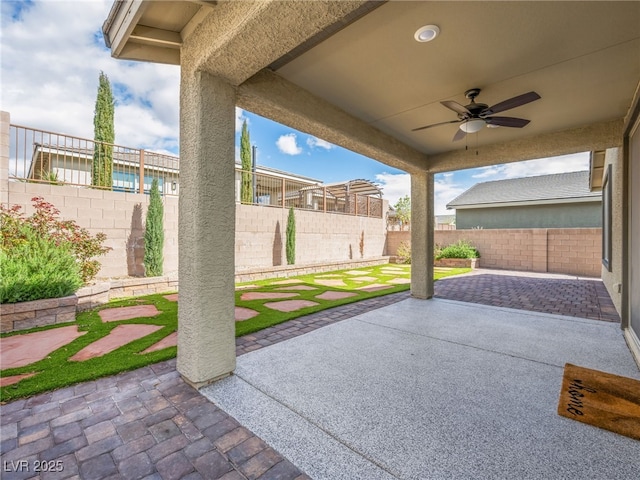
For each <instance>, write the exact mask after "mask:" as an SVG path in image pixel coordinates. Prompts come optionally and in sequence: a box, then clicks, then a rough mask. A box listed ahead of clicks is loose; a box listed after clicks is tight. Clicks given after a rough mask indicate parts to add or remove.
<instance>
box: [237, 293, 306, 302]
mask: <svg viewBox="0 0 640 480" xmlns="http://www.w3.org/2000/svg"><path fill="white" fill-rule="evenodd" d="M297 296H298V294H297V293H271V292H247V293H243V294H242V296H241V297H240V300H265V299H271V298H291V297H297Z"/></svg>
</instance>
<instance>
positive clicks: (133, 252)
mask: <svg viewBox="0 0 640 480" xmlns="http://www.w3.org/2000/svg"><path fill="white" fill-rule="evenodd" d="M8 183H9V195H8V196H9V204H11V205H20V206H22V208H23V210H22V211H23V212H26V214H27V215H31V214H32V213H33V207H32V202H31V198H33V197H36V196H39V197H43V198H44V199H45V201H47V202H49V203H52V204H53V205H54V206H55V207H56V208H57V209H58V210H60V217H61V218H62V219H64V220H74V221H75V222H76V223H77V224H78V225H80V226H81V227H84V228H86V229H88V230H89V232H90V233H92V234H94V235H95V234H96V233H98V232H104V233H105V234H106V235H107V240H106V241H105V243H104V244H105V245H106V246H108V247H111V248H112V249H113V250H112V251H110V252H109V253H108V254H107V255H105V256H104V257H100V258H99V260H100V263H101V264H102V268H101V269H100V272H99V274H98V276H99V277H100V278H117V277H126V276H143V274H144V267H143V265H142V260H143V257H144V222H145V219H146V216H147V207H148V205H149V196H148V195H140V194H132V193H122V192H110V191H104V190H95V189H91V188H76V187H68V186H64V185H47V184H38V183H23V182H8ZM163 203H164V230H165V233H164V273H165V275H166V274H171V273H174V272H177V271H178V198H177V197H164V198H163Z"/></svg>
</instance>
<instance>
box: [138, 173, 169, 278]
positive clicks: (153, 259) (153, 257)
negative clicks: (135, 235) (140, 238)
mask: <svg viewBox="0 0 640 480" xmlns="http://www.w3.org/2000/svg"><path fill="white" fill-rule="evenodd" d="M163 217H164V207H163V206H162V198H161V197H160V190H159V189H158V180H157V179H156V178H154V179H153V182H151V198H150V199H149V209H148V210H147V222H146V224H145V229H144V260H143V263H144V271H145V275H146V276H147V277H158V276H160V275H162V267H163V263H164V258H163V254H162V251H163V249H164V225H163V222H164V220H163Z"/></svg>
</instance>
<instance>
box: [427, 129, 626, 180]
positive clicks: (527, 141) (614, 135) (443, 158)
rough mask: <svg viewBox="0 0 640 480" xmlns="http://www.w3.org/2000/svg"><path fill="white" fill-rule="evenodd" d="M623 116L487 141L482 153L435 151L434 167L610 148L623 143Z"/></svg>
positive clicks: (469, 165) (436, 169)
mask: <svg viewBox="0 0 640 480" xmlns="http://www.w3.org/2000/svg"><path fill="white" fill-rule="evenodd" d="M622 131H623V119H621V118H619V119H615V120H610V121H607V122H601V123H595V124H591V125H586V126H582V127H578V128H573V129H569V130H563V131H559V132H550V133H543V134H540V135H535V136H532V137H528V138H524V139H521V140H517V141H513V142H506V143H499V144H492V145H485V146H481V147H479V148H478V152H477V153H478V154H477V155H476V154H472V152H471V151H465V150H453V151H450V152H445V153H440V154H436V155H431V156H430V157H429V163H430V171H432V172H433V173H441V172H450V171H453V170H462V169H466V168H477V167H487V166H490V165H497V164H503V163H512V162H520V161H523V160H536V159H539V158H547V157H557V156H559V155H568V154H571V153H579V152H587V151H594V150H606V149H607V148H614V147H620V146H621V145H622Z"/></svg>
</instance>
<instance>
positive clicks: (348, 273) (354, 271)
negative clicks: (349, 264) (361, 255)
mask: <svg viewBox="0 0 640 480" xmlns="http://www.w3.org/2000/svg"><path fill="white" fill-rule="evenodd" d="M344 273H346V274H347V275H366V274H367V273H371V270H348V271H346V272H344Z"/></svg>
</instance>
